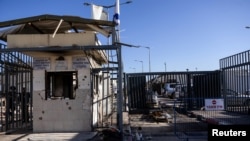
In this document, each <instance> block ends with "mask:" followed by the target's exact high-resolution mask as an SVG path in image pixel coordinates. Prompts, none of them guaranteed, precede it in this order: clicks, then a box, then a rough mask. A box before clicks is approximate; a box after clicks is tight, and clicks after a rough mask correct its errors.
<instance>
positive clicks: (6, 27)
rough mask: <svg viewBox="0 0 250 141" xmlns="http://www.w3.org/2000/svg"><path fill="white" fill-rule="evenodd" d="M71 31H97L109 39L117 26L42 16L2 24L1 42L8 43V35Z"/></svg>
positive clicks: (111, 23)
mask: <svg viewBox="0 0 250 141" xmlns="http://www.w3.org/2000/svg"><path fill="white" fill-rule="evenodd" d="M60 21H62V22H61V24H60V27H59V28H58V30H57V32H56V33H67V32H69V31H71V32H75V33H80V32H82V31H95V32H98V33H101V34H102V35H104V36H106V37H109V36H110V34H112V28H113V27H115V24H114V23H113V22H111V21H104V20H93V19H85V18H81V17H77V16H56V15H47V14H46V15H40V16H33V17H28V18H22V19H15V20H10V21H5V22H0V28H3V30H1V29H0V40H3V41H5V42H6V41H7V35H8V34H53V33H55V29H56V28H57V27H58V24H59V22H60Z"/></svg>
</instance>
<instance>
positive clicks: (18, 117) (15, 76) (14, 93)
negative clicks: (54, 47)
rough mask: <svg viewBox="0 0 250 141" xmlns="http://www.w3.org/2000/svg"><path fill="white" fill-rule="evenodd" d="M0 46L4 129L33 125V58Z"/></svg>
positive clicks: (0, 100) (0, 124)
mask: <svg viewBox="0 0 250 141" xmlns="http://www.w3.org/2000/svg"><path fill="white" fill-rule="evenodd" d="M0 48H1V49H0V50H1V51H0V58H1V59H0V132H9V131H15V130H17V129H22V130H23V129H29V128H32V58H31V57H29V56H27V55H25V54H22V53H20V52H5V51H4V49H5V48H6V45H3V44H0Z"/></svg>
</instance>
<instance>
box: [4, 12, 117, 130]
mask: <svg viewBox="0 0 250 141" xmlns="http://www.w3.org/2000/svg"><path fill="white" fill-rule="evenodd" d="M13 25H15V26H14V27H11V30H7V31H4V32H3V33H4V34H1V35H2V36H1V40H3V41H5V42H6V43H7V48H6V49H5V50H1V52H5V53H9V52H22V53H23V54H25V55H27V56H29V57H31V59H30V60H29V61H30V63H31V65H30V68H31V70H32V71H31V73H32V77H30V78H29V81H30V87H29V88H30V91H29V92H30V95H31V97H30V98H31V101H32V106H31V107H29V109H30V111H31V112H32V114H31V115H30V116H29V118H30V121H32V122H31V124H32V125H31V127H32V129H33V131H34V132H74V131H92V130H93V129H94V128H95V127H98V126H101V125H103V124H104V120H105V119H106V117H108V115H110V114H112V112H114V111H113V107H112V104H113V103H112V101H113V100H112V99H113V97H112V94H113V91H111V88H112V85H111V83H112V82H111V79H113V78H112V77H111V75H110V73H111V71H110V70H112V72H116V73H117V72H118V69H117V68H118V67H115V68H116V69H114V68H111V67H109V66H111V65H109V64H108V63H109V59H110V58H109V56H108V55H107V53H108V52H111V51H117V49H118V47H119V46H118V45H115V44H113V45H105V46H103V45H101V44H100V41H99V40H98V36H99V35H102V36H104V37H107V38H108V37H110V36H111V35H115V34H116V33H115V29H114V28H115V24H114V23H113V22H110V21H101V20H99V21H97V20H90V19H84V18H80V17H75V16H56V15H40V16H35V17H28V18H24V19H18V20H13V21H7V22H3V23H0V27H7V26H13ZM111 37H112V36H111ZM112 39H113V42H116V38H115V37H114V38H112ZM16 57H18V56H16ZM116 60H117V61H118V59H117V58H116ZM116 64H117V65H118V66H119V61H118V62H117V63H116ZM105 66H108V67H105ZM104 67H105V68H104ZM5 75H6V74H5ZM31 82H32V83H31ZM1 83H4V81H3V80H1ZM5 85H7V84H5ZM6 87H7V86H6ZM8 87H9V86H8ZM115 93H116V92H115ZM8 96H9V95H7V94H6V95H5V97H6V98H7V97H8ZM8 107H9V105H7V108H8ZM15 112H16V111H15ZM1 113H2V114H5V113H4V112H2V111H1ZM120 122H122V121H120ZM17 127H20V126H17ZM3 130H4V129H3Z"/></svg>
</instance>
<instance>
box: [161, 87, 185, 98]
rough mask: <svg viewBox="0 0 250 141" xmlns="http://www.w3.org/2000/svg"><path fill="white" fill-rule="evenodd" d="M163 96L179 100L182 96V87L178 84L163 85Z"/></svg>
mask: <svg viewBox="0 0 250 141" xmlns="http://www.w3.org/2000/svg"><path fill="white" fill-rule="evenodd" d="M162 92H163V96H164V97H169V98H179V97H181V96H182V85H181V84H179V83H165V84H164V87H163V91H162Z"/></svg>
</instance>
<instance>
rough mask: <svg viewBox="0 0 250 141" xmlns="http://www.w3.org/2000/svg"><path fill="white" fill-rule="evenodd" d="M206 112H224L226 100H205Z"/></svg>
mask: <svg viewBox="0 0 250 141" xmlns="http://www.w3.org/2000/svg"><path fill="white" fill-rule="evenodd" d="M205 110H208V111H211V110H224V99H205Z"/></svg>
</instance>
